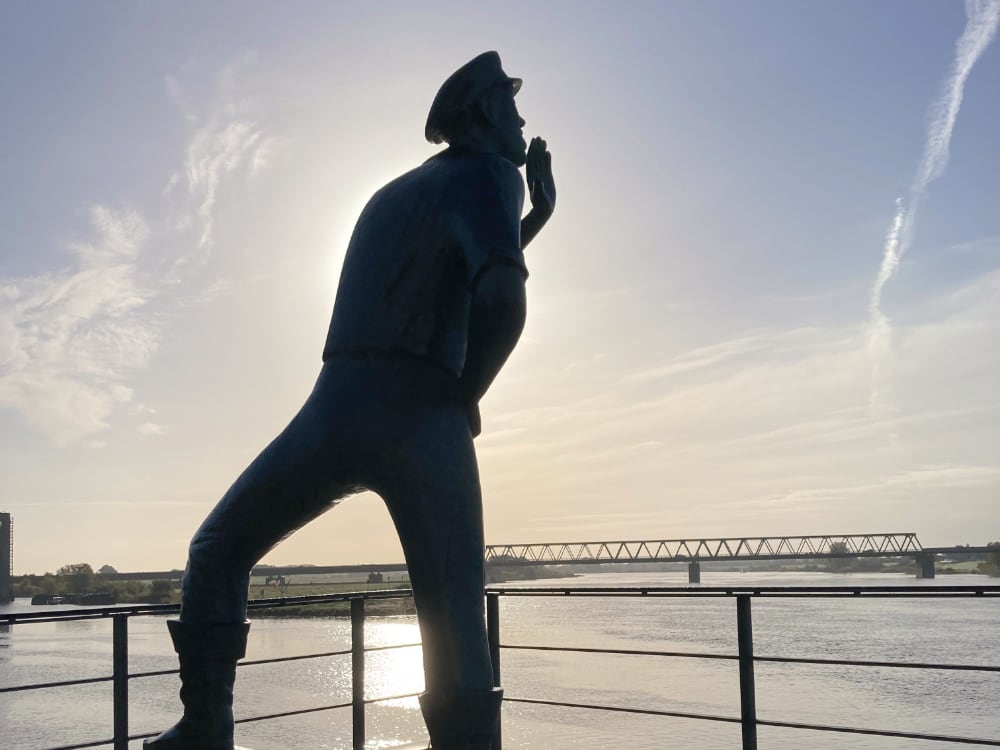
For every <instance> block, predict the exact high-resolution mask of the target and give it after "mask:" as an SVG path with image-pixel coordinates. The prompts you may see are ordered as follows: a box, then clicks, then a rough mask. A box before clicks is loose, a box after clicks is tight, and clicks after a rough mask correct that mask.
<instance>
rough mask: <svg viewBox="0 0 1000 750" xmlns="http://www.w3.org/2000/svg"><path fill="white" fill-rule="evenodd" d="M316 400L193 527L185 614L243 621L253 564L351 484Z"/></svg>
mask: <svg viewBox="0 0 1000 750" xmlns="http://www.w3.org/2000/svg"><path fill="white" fill-rule="evenodd" d="M314 396H315V394H314ZM315 400H316V399H315V398H310V401H308V402H307V403H306V406H305V407H303V409H302V411H300V412H299V414H298V415H296V417H295V418H294V419H293V420H292V422H291V423H290V424H289V425H288V427H287V428H285V430H284V431H283V432H282V433H281V434H280V435H279V436H278V437H277V438H275V440H274V441H273V442H272V443H271V444H270V445H269V446H268V447H267V448H265V449H264V451H263V452H262V453H261V454H260V455H259V456H258V457H257V458H256V459H255V460H254V462H253V463H252V464H251V465H250V466H249V467H248V468H247V469H246V471H244V472H243V474H242V475H241V476H240V477H239V478H238V479H237V480H236V482H235V483H234V484H233V486H232V487H230V489H229V491H228V492H227V493H226V494H225V496H224V497H223V498H222V500H221V501H220V502H219V504H218V505H217V506H216V507H215V509H214V510H213V511H212V512H211V513H210V514H209V516H208V518H206V519H205V521H204V523H203V524H202V525H201V527H200V528H199V529H198V531H197V532H196V533H195V535H194V538H193V539H192V540H191V546H190V548H189V551H188V564H187V570H186V571H185V574H184V582H183V586H182V591H181V599H182V604H181V615H180V619H181V620H182V621H183V622H200V623H239V622H243V621H244V620H245V619H246V608H247V592H248V588H249V583H250V569H251V568H252V567H253V565H254V564H256V562H257V561H258V560H260V558H261V557H263V556H264V554H266V553H267V551H268V550H270V549H271V548H272V547H274V545H276V544H277V543H278V542H279V541H281V540H282V539H283V538H285V537H286V536H288V535H289V534H291V533H292V532H293V531H295V530H296V529H298V528H300V527H301V526H304V525H305V524H306V523H308V522H309V521H310V520H312V519H313V518H315V517H316V516H318V515H320V514H322V513H323V512H324V511H326V510H328V509H329V508H330V507H331V506H332V505H333V503H334V502H336V501H337V500H338V499H340V498H342V497H343V496H345V495H346V494H348V493H349V492H350V491H351V490H352V489H353V488H352V485H351V483H350V481H349V480H348V479H347V478H346V477H347V475H348V473H349V472H348V471H347V470H346V468H349V467H345V463H346V462H345V460H343V459H344V458H345V457H343V456H340V455H338V451H337V441H336V440H334V439H332V438H331V435H330V432H331V427H330V424H329V418H330V414H329V411H328V410H327V409H323V408H318V407H319V406H321V404H316V403H314V402H315Z"/></svg>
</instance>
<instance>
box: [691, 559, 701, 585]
mask: <svg viewBox="0 0 1000 750" xmlns="http://www.w3.org/2000/svg"><path fill="white" fill-rule="evenodd" d="M688 583H701V563H700V562H698V561H697V560H694V561H692V562H689V563H688Z"/></svg>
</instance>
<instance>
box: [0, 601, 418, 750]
mask: <svg viewBox="0 0 1000 750" xmlns="http://www.w3.org/2000/svg"><path fill="white" fill-rule="evenodd" d="M412 596H413V592H412V591H410V590H409V589H394V590H387V591H366V592H358V593H345V594H323V595H317V596H290V597H282V598H274V599H258V600H255V601H251V602H250V604H249V608H250V610H251V611H253V610H258V609H270V608H273V607H301V606H308V605H314V604H336V603H340V602H349V603H350V607H351V647H350V648H349V649H345V650H342V651H328V652H324V653H318V654H302V655H296V656H284V657H279V658H275V659H256V660H250V661H241V662H240V663H239V664H238V665H237V666H239V667H241V668H242V667H252V666H255V665H259V664H277V663H280V662H288V661H300V660H303V659H318V658H324V657H339V656H350V657H351V700H350V701H349V702H346V703H335V704H332V705H324V706H313V707H309V708H302V709H296V710H292V711H283V712H280V713H272V714H264V715H260V716H248V717H244V718H240V719H237V720H236V723H237V724H245V723H248V722H252V721H266V720H268V719H278V718H285V717H289V716H299V715H302V714H310V713H317V712H319V711H332V710H335V709H341V708H350V709H351V717H352V726H353V729H352V745H351V747H352V748H353V750H363V748H364V746H365V707H366V706H368V705H370V704H372V703H383V702H386V701H392V700H401V699H403V698H413V697H416V696H417V695H419V693H404V694H401V695H385V696H379V697H377V698H366V697H365V655H366V654H368V653H371V652H374V651H391V650H395V649H402V648H414V647H417V646H419V645H420V644H419V643H402V644H394V645H391V646H370V647H369V646H366V645H365V619H366V618H365V602H366V601H369V600H380V599H405V598H410V597H412ZM179 611H180V606H179V605H176V604H143V605H134V606H129V605H125V606H114V607H93V608H81V609H76V610H48V611H39V612H21V613H16V614H0V625H5V624H6V625H13V624H18V625H20V624H27V623H41V622H67V621H73V620H99V619H105V620H106V619H111V621H112V628H111V640H112V651H111V653H112V656H111V663H112V669H111V675H110V676H103V677H88V678H84V679H77V680H62V681H59V682H38V683H31V684H28V685H15V686H13V687H0V696H3V694H5V693H18V692H25V691H29V690H44V689H47V688H57V687H71V686H75V685H89V684H93V683H99V682H111V683H112V694H113V706H112V724H113V736H112V737H109V738H105V739H99V740H90V741H87V742H79V743H76V744H72V745H59V746H56V747H49V748H46V749H45V750H83V749H84V748H91V747H100V746H102V745H112V746H113V747H114V750H128V743H129V742H130V741H132V740H141V739H145V738H147V737H155V736H156V735H157V734H159V732H145V733H139V734H129V731H128V706H129V698H128V685H129V680H136V679H142V678H145V677H161V676H163V675H172V674H178V673H179V670H177V669H165V670H160V671H155V672H132V673H130V672H129V671H128V621H129V618H132V617H139V616H143V615H170V614H177V613H178V612H179Z"/></svg>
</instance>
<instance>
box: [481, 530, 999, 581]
mask: <svg viewBox="0 0 1000 750" xmlns="http://www.w3.org/2000/svg"><path fill="white" fill-rule="evenodd" d="M985 549H986V548H985V547H984V548H978V547H963V548H957V547H955V548H952V547H936V548H925V547H923V546H922V545H921V544H920V540H918V539H917V535H916V534H915V533H912V532H908V533H892V534H840V535H830V534H825V535H817V536H768V537H725V538H715V539H656V540H642V541H623V542H569V543H567V542H558V543H546V544H498V545H492V546H489V547H487V548H486V561H487V562H488V563H492V564H495V565H568V564H572V565H581V564H601V563H639V562H641V563H648V562H687V563H688V579H689V581H691V582H692V583H698V582H700V580H701V566H700V563H701V562H702V561H707V560H718V561H738V560H748V561H749V560H802V559H811V558H856V557H913V558H915V559H916V560H917V568H918V570H917V576H918V577H919V578H933V577H934V557H935V556H936V555H937V554H942V553H947V552H949V551H954V552H966V553H968V552H981V551H985Z"/></svg>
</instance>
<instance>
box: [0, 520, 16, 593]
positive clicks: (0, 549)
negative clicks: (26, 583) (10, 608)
mask: <svg viewBox="0 0 1000 750" xmlns="http://www.w3.org/2000/svg"><path fill="white" fill-rule="evenodd" d="M13 570H14V526H13V523H12V522H11V520H10V513H0V604H6V603H7V602H11V601H14V587H13V584H12V583H11V580H10V577H11V575H12V574H13Z"/></svg>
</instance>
